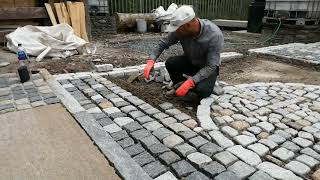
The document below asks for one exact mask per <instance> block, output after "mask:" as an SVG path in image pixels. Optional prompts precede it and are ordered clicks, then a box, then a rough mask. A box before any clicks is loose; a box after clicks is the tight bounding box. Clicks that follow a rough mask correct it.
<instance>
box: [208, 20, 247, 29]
mask: <svg viewBox="0 0 320 180" xmlns="http://www.w3.org/2000/svg"><path fill="white" fill-rule="evenodd" d="M212 22H213V23H215V24H216V25H217V26H222V27H238V28H247V25H248V21H239V20H228V19H215V20H212Z"/></svg>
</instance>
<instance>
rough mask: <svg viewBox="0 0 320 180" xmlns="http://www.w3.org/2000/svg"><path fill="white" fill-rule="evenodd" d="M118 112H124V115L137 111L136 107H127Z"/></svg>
mask: <svg viewBox="0 0 320 180" xmlns="http://www.w3.org/2000/svg"><path fill="white" fill-rule="evenodd" d="M120 110H121V111H122V112H124V113H129V112H132V111H136V110H138V109H137V108H136V107H134V106H132V105H129V106H125V107H122V108H121V109H120Z"/></svg>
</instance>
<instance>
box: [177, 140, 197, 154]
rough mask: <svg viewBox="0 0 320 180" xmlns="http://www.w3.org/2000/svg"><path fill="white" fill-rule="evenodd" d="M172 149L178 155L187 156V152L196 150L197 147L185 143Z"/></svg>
mask: <svg viewBox="0 0 320 180" xmlns="http://www.w3.org/2000/svg"><path fill="white" fill-rule="evenodd" d="M174 151H175V152H176V153H177V154H179V155H180V156H183V157H187V156H188V155H189V154H191V153H194V152H197V149H196V148H194V147H192V146H190V145H189V144H187V143H184V144H181V145H178V146H175V147H174Z"/></svg>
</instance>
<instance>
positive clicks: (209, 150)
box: [199, 142, 223, 157]
mask: <svg viewBox="0 0 320 180" xmlns="http://www.w3.org/2000/svg"><path fill="white" fill-rule="evenodd" d="M222 150H223V149H222V148H221V147H219V146H218V145H217V144H214V143H211V142H209V143H206V144H204V145H203V146H201V147H200V148H199V151H200V152H201V153H203V154H205V155H207V156H209V157H212V156H213V155H214V154H216V153H218V152H221V151H222Z"/></svg>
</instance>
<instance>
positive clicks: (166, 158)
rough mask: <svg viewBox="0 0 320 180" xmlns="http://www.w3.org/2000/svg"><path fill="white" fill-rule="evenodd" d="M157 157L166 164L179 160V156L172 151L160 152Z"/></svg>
mask: <svg viewBox="0 0 320 180" xmlns="http://www.w3.org/2000/svg"><path fill="white" fill-rule="evenodd" d="M159 159H160V160H161V161H162V162H163V163H165V164H166V165H168V166H169V165H170V164H172V163H175V162H177V161H180V160H181V158H180V157H179V156H178V155H177V154H176V153H174V152H172V151H170V152H165V153H163V154H161V155H160V156H159Z"/></svg>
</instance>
